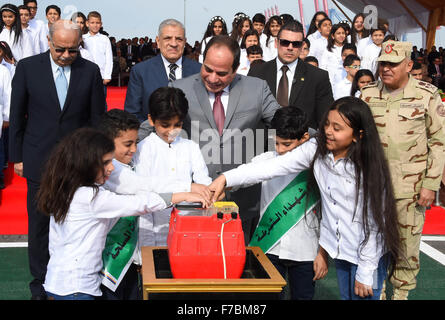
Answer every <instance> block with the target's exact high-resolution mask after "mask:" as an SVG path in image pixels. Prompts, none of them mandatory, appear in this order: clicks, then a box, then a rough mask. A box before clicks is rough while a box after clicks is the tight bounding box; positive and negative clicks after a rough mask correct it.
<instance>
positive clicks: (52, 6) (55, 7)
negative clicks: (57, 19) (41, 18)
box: [45, 4, 62, 16]
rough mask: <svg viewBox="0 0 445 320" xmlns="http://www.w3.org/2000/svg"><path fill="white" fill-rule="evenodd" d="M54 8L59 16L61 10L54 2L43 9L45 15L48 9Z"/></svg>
mask: <svg viewBox="0 0 445 320" xmlns="http://www.w3.org/2000/svg"><path fill="white" fill-rule="evenodd" d="M51 9H54V10H56V11H57V13H58V14H59V16H60V15H61V14H62V11H61V10H60V8H59V7H58V6H56V5H55V4H51V5H49V6H47V7H46V9H45V15H47V14H48V12H49V10H51Z"/></svg>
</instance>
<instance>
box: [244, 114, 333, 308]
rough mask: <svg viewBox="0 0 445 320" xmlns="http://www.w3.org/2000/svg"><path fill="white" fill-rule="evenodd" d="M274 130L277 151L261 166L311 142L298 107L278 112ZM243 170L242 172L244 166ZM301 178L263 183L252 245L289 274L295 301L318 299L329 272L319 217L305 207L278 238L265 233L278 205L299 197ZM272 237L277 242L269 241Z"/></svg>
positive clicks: (267, 155)
mask: <svg viewBox="0 0 445 320" xmlns="http://www.w3.org/2000/svg"><path fill="white" fill-rule="evenodd" d="M271 128H272V129H275V131H276V136H275V150H276V151H271V152H266V153H263V154H261V155H259V156H257V157H255V158H253V159H252V163H260V162H261V161H265V160H267V159H272V158H276V157H278V156H280V155H284V154H286V153H287V152H289V151H291V150H293V149H295V148H297V147H298V146H299V145H301V144H303V143H304V142H306V141H307V140H309V133H308V120H307V116H306V114H305V113H304V112H303V111H302V110H301V109H299V108H297V107H293V106H289V107H286V108H281V109H278V110H277V112H276V113H275V115H274V117H273V119H272V121H271ZM239 168H240V169H241V168H242V166H240V167H239ZM297 176H298V174H297V173H295V174H289V175H286V176H283V177H276V178H273V179H271V180H268V181H264V182H263V183H262V185H261V203H260V205H261V208H260V222H259V224H258V227H257V229H256V231H255V233H254V235H253V237H252V242H251V244H250V245H252V246H260V247H261V249H262V250H263V251H264V252H265V253H266V255H267V257H268V258H269V260H270V261H271V262H272V263H273V264H274V266H275V267H276V268H277V269H278V271H279V272H280V273H281V275H282V276H283V277H284V278H286V274H288V277H287V278H288V285H289V288H290V292H291V299H292V300H311V299H312V298H313V296H314V288H315V282H314V280H316V279H320V278H322V277H323V276H324V275H325V274H326V272H327V255H326V253H325V252H324V251H323V250H320V253H319V254H318V256H317V251H318V234H319V228H318V220H317V217H316V215H315V214H309V213H308V214H304V213H305V212H306V211H307V210H306V208H305V207H304V206H303V207H302V209H303V210H304V211H302V212H301V213H303V214H302V216H301V218H300V220H299V221H298V220H292V221H289V222H287V221H286V222H284V220H283V222H282V223H283V224H285V225H284V226H283V227H282V228H283V230H282V232H281V233H279V234H277V235H276V236H275V238H274V235H270V234H269V236H268V237H261V231H262V230H269V227H270V226H271V223H270V221H269V219H270V217H271V216H272V218H274V219H275V218H276V217H275V216H274V215H275V213H276V211H275V210H274V208H276V204H275V203H279V204H284V203H289V202H291V201H293V199H294V197H293V196H294V195H295V194H296V192H295V193H294V191H295V190H296V189H298V188H299V187H300V186H297V185H296V186H293V187H292V186H291V185H292V184H293V183H294V182H295V181H297V179H300V178H301V177H297ZM293 188H295V190H294V189H293ZM290 210H291V209H289V211H290ZM297 210H298V209H297V208H295V209H293V211H291V212H292V214H294V215H295V216H296V215H297V214H298V213H300V212H299V211H297ZM310 212H311V213H312V211H310ZM287 214H289V212H288V213H287ZM280 227H281V226H280ZM275 228H276V226H275ZM259 238H261V240H260V241H258V239H259ZM268 238H273V239H274V240H268ZM314 260H315V261H314ZM283 297H284V294H283V293H282V298H283Z"/></svg>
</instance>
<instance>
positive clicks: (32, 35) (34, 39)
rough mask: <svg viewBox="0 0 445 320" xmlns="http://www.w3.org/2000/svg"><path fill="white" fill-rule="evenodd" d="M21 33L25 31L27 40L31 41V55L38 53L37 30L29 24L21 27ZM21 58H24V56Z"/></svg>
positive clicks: (38, 38) (38, 35) (38, 36)
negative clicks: (23, 27)
mask: <svg viewBox="0 0 445 320" xmlns="http://www.w3.org/2000/svg"><path fill="white" fill-rule="evenodd" d="M22 32H23V33H27V35H28V38H29V40H30V41H31V49H32V54H31V55H32V56H34V55H36V54H39V53H40V34H39V33H38V31H37V30H35V29H32V28H31V27H30V26H28V27H27V28H25V29H22ZM23 58H26V57H25V56H24V57H23Z"/></svg>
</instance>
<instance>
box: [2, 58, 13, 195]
mask: <svg viewBox="0 0 445 320" xmlns="http://www.w3.org/2000/svg"><path fill="white" fill-rule="evenodd" d="M10 102H11V75H10V73H9V70H8V69H7V68H6V67H5V66H3V65H1V64H0V190H1V189H4V188H5V181H4V177H5V176H4V173H3V165H4V164H5V162H6V160H7V159H6V158H7V149H6V148H7V145H8V141H7V135H6V136H4V133H3V132H5V133H6V132H7V130H8V126H9V106H10Z"/></svg>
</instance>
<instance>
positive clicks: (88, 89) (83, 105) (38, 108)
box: [9, 20, 105, 299]
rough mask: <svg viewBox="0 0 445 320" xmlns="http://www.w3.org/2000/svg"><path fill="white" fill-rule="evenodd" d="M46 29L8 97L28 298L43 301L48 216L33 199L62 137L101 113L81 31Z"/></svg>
mask: <svg viewBox="0 0 445 320" xmlns="http://www.w3.org/2000/svg"><path fill="white" fill-rule="evenodd" d="M49 31H50V32H49V39H48V41H47V42H48V45H49V50H48V51H46V52H45V53H41V54H38V55H35V56H32V57H29V58H25V59H22V60H20V62H19V63H18V64H17V68H16V71H15V76H14V79H13V81H12V93H11V112H10V127H9V130H10V138H9V150H10V151H9V152H10V153H9V160H10V161H11V162H13V163H14V171H15V172H16V174H18V175H19V176H23V177H25V178H26V182H27V186H28V194H27V209H28V258H29V267H30V273H31V275H32V281H31V283H30V290H31V295H32V299H45V298H46V296H45V290H44V288H43V286H42V283H43V282H44V280H45V275H46V265H47V264H48V260H49V253H48V231H49V217H47V216H45V215H44V214H43V213H41V212H39V211H38V210H37V208H36V202H35V201H34V200H35V197H36V194H37V191H38V189H39V185H40V178H41V173H42V171H43V168H44V166H45V162H46V159H47V157H48V156H49V154H50V152H51V150H52V149H53V147H54V146H55V145H56V143H57V142H58V141H60V139H61V138H62V137H64V136H65V135H67V134H68V133H71V132H72V131H74V130H76V129H77V128H80V127H84V126H91V125H94V124H95V123H97V122H98V120H99V118H100V116H101V115H102V113H103V112H104V110H105V97H104V91H103V84H102V77H101V75H100V70H99V67H98V66H97V65H96V64H95V63H92V62H90V61H87V60H84V59H83V58H82V57H80V56H79V54H78V49H79V43H80V39H81V38H80V37H81V32H80V29H79V27H78V26H77V25H76V24H75V23H73V22H71V21H69V20H59V21H57V22H55V23H54V24H52V25H51V27H50V30H49ZM80 152H81V151H80Z"/></svg>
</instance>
